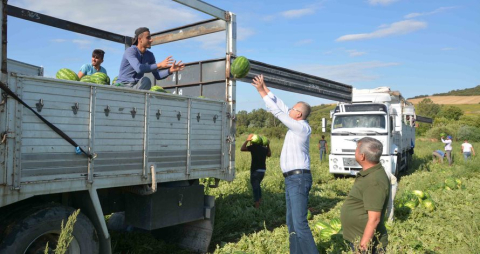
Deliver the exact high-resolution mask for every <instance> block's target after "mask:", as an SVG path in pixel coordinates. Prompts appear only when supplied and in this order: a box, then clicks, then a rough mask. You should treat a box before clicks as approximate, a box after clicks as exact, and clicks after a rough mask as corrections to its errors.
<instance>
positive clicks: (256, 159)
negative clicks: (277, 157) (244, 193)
mask: <svg viewBox="0 0 480 254" xmlns="http://www.w3.org/2000/svg"><path fill="white" fill-rule="evenodd" d="M252 136H253V134H250V135H248V138H247V140H246V141H245V142H244V143H243V145H242V148H240V151H242V152H250V154H251V155H252V163H251V164H250V183H251V184H252V190H253V201H254V202H255V208H259V207H260V202H261V201H262V188H261V187H260V183H262V180H263V177H265V171H266V170H267V165H266V163H265V161H266V160H267V157H270V156H272V151H271V150H270V146H269V145H267V146H263V144H255V143H253V142H251V141H252ZM248 142H250V145H249V146H247V144H248Z"/></svg>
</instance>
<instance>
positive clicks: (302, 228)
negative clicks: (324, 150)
mask: <svg viewBox="0 0 480 254" xmlns="http://www.w3.org/2000/svg"><path fill="white" fill-rule="evenodd" d="M311 187H312V175H311V174H298V175H291V176H287V177H286V178H285V198H286V202H287V227H288V233H289V240H290V253H291V254H296V253H303V254H315V253H318V249H317V245H316V244H315V241H314V240H313V236H312V231H311V230H310V227H309V226H308V221H307V209H308V207H307V206H308V193H309V192H310V188H311Z"/></svg>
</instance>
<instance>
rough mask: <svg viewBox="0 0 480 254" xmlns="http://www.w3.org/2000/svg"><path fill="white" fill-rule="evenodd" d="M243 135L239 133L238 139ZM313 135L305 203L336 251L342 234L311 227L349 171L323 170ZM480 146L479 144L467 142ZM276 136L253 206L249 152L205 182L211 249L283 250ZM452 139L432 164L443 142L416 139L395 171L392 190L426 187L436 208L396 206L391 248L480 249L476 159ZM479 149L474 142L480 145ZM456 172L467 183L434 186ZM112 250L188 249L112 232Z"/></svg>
mask: <svg viewBox="0 0 480 254" xmlns="http://www.w3.org/2000/svg"><path fill="white" fill-rule="evenodd" d="M245 138H246V136H242V137H238V139H237V144H241V143H242V142H243V140H245ZM316 142H318V136H313V137H312V139H311V145H310V154H311V160H312V161H311V169H312V172H313V179H314V184H313V186H312V190H311V192H310V207H311V208H312V209H313V211H314V218H313V220H311V221H310V225H311V227H312V231H313V234H314V237H315V240H316V243H317V246H318V248H319V250H320V252H321V253H342V252H343V242H342V241H341V239H339V238H338V237H336V238H334V239H330V240H322V238H321V237H320V233H319V231H318V230H317V229H315V228H314V225H315V223H316V222H318V221H320V220H324V221H328V220H330V219H332V218H337V217H339V213H340V208H341V206H342V203H343V201H344V200H345V198H346V195H347V194H348V192H349V190H350V188H351V186H352V184H353V178H346V179H335V178H333V176H332V175H330V174H329V173H328V164H327V163H323V164H321V163H320V162H319V156H318V150H317V146H316ZM473 145H474V147H480V144H478V143H476V144H473ZM281 146H282V140H280V139H272V140H271V147H272V157H271V158H269V159H268V160H267V174H266V177H265V179H264V181H263V182H262V187H263V200H264V202H263V204H262V206H261V207H260V208H259V209H255V208H254V206H253V200H252V192H251V187H250V182H249V166H250V155H249V153H242V152H240V151H239V149H240V145H237V153H236V168H237V169H236V170H237V171H236V173H237V174H236V178H235V180H234V181H233V182H221V184H220V186H219V187H218V188H215V189H209V190H208V192H209V194H210V195H214V196H216V218H215V230H214V235H213V238H212V243H211V252H213V253H288V233H287V228H286V225H285V196H284V195H285V194H284V178H283V176H282V174H281V170H280V168H279V154H280V150H281ZM459 146H460V143H454V149H455V150H454V151H455V154H454V159H455V162H454V166H453V167H448V166H447V165H446V164H443V165H439V164H432V163H431V162H430V160H431V153H432V151H433V150H436V149H441V148H442V147H443V145H442V144H441V143H432V142H423V141H417V143H416V148H415V156H414V158H413V166H412V167H411V169H410V170H409V171H408V172H406V173H405V174H404V175H403V176H402V177H401V179H400V182H399V188H398V193H397V197H400V196H401V195H402V194H403V192H405V191H408V190H415V189H418V190H424V191H425V190H428V192H429V193H430V195H431V196H432V199H433V200H434V202H435V203H436V206H437V208H436V210H435V211H433V212H428V211H427V210H425V209H424V208H420V207H419V208H416V209H414V210H411V211H410V210H405V209H404V208H402V209H397V210H396V212H395V222H394V223H393V224H392V225H390V227H389V240H390V244H389V246H388V251H389V253H457V252H459V253H478V250H480V237H478V236H479V235H480V192H479V191H478V186H480V167H479V165H480V159H478V158H474V160H472V161H470V162H468V163H464V161H463V157H461V154H460V152H459ZM479 149H480V148H479ZM450 176H454V177H456V178H459V179H461V180H462V182H463V184H464V186H465V188H464V189H460V190H445V189H443V188H441V189H439V188H438V187H437V185H438V183H442V182H444V180H445V179H446V178H447V177H450ZM112 245H113V246H114V247H113V248H114V253H188V252H185V251H182V250H179V249H178V248H176V247H175V246H171V245H168V244H165V243H163V242H161V241H156V240H155V239H153V238H152V237H151V236H149V235H148V234H142V233H127V234H114V235H113V239H112Z"/></svg>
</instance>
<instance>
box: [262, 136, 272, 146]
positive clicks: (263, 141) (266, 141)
mask: <svg viewBox="0 0 480 254" xmlns="http://www.w3.org/2000/svg"><path fill="white" fill-rule="evenodd" d="M262 143H263V145H264V146H268V145H269V144H270V140H268V138H267V137H265V136H263V137H262Z"/></svg>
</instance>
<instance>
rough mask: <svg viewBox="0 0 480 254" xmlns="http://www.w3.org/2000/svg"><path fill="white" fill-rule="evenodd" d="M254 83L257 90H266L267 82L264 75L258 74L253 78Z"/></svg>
mask: <svg viewBox="0 0 480 254" xmlns="http://www.w3.org/2000/svg"><path fill="white" fill-rule="evenodd" d="M252 81H253V83H252V85H253V86H254V87H255V88H257V91H264V90H265V89H264V86H265V82H264V81H263V75H257V76H255V78H253V80H252Z"/></svg>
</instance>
